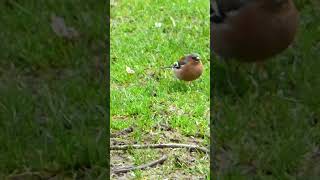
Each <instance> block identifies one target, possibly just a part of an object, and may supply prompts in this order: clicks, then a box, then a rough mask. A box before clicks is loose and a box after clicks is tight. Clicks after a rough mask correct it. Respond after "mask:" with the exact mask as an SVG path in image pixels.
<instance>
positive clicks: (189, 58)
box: [165, 53, 203, 81]
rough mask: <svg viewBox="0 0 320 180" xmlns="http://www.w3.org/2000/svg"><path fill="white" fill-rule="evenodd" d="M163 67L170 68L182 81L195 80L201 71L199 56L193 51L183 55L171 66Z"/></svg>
mask: <svg viewBox="0 0 320 180" xmlns="http://www.w3.org/2000/svg"><path fill="white" fill-rule="evenodd" d="M165 68H171V69H172V70H173V72H174V74H175V76H176V77H177V78H178V79H180V80H183V81H193V80H196V79H198V78H199V77H200V76H201V74H202V72H203V65H202V63H201V60H200V56H199V55H198V54H195V53H193V54H189V55H186V56H183V57H181V58H180V60H179V61H177V62H176V63H174V64H173V65H172V66H169V67H165Z"/></svg>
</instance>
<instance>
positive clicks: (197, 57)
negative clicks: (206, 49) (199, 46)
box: [191, 56, 200, 61]
mask: <svg viewBox="0 0 320 180" xmlns="http://www.w3.org/2000/svg"><path fill="white" fill-rule="evenodd" d="M191 58H192V59H193V60H195V61H199V60H200V58H199V56H192V57H191Z"/></svg>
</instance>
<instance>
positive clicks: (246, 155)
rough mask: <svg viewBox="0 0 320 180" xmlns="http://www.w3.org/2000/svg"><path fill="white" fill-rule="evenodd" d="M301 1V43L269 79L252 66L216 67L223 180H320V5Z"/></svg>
mask: <svg viewBox="0 0 320 180" xmlns="http://www.w3.org/2000/svg"><path fill="white" fill-rule="evenodd" d="M297 2H298V7H299V9H300V13H301V19H300V20H301V21H300V28H299V33H298V35H297V39H296V42H295V43H294V44H293V46H292V47H291V48H289V49H288V50H286V51H285V52H284V53H282V54H281V55H278V56H277V57H275V58H273V59H272V60H269V61H268V62H267V63H266V71H267V73H268V75H269V77H268V78H261V77H259V75H258V73H257V71H256V70H253V71H251V68H252V66H251V65H247V64H240V65H236V64H237V63H232V65H233V66H239V70H235V69H234V68H233V67H227V66H226V64H224V63H222V62H218V61H216V63H215V67H214V70H215V75H216V78H215V83H216V84H215V87H216V88H215V101H214V106H215V110H214V111H215V121H214V122H215V123H214V125H213V127H212V128H213V132H214V137H215V138H214V140H215V143H214V146H216V151H215V157H214V161H215V162H216V163H215V164H216V167H215V168H216V173H217V174H215V175H218V176H219V177H220V178H221V179H241V177H242V178H245V179H249V178H252V179H295V178H298V179H309V178H311V177H314V178H315V177H319V176H320V164H319V156H318V155H317V153H319V140H320V124H319V115H320V108H319V105H320V97H319V92H320V76H319V69H320V61H319V57H320V43H319V42H320V23H319V22H320V14H319V12H320V7H319V6H318V5H319V4H317V3H316V1H314V2H312V1H297ZM252 72H253V73H252Z"/></svg>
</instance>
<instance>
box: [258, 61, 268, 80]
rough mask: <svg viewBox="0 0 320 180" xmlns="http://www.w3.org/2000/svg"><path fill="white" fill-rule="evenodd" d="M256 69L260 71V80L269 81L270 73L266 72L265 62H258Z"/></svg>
mask: <svg viewBox="0 0 320 180" xmlns="http://www.w3.org/2000/svg"><path fill="white" fill-rule="evenodd" d="M256 67H257V70H258V74H259V78H260V79H268V72H267V70H266V65H265V63H264V62H263V61H257V62H256Z"/></svg>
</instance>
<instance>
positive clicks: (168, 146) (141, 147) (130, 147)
mask: <svg viewBox="0 0 320 180" xmlns="http://www.w3.org/2000/svg"><path fill="white" fill-rule="evenodd" d="M148 148H153V149H154V148H188V149H190V150H199V151H202V152H204V153H207V154H209V152H210V151H209V150H208V149H207V148H204V147H199V146H196V145H190V144H143V145H139V144H133V145H120V146H118V145H115V146H110V150H127V149H148Z"/></svg>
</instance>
